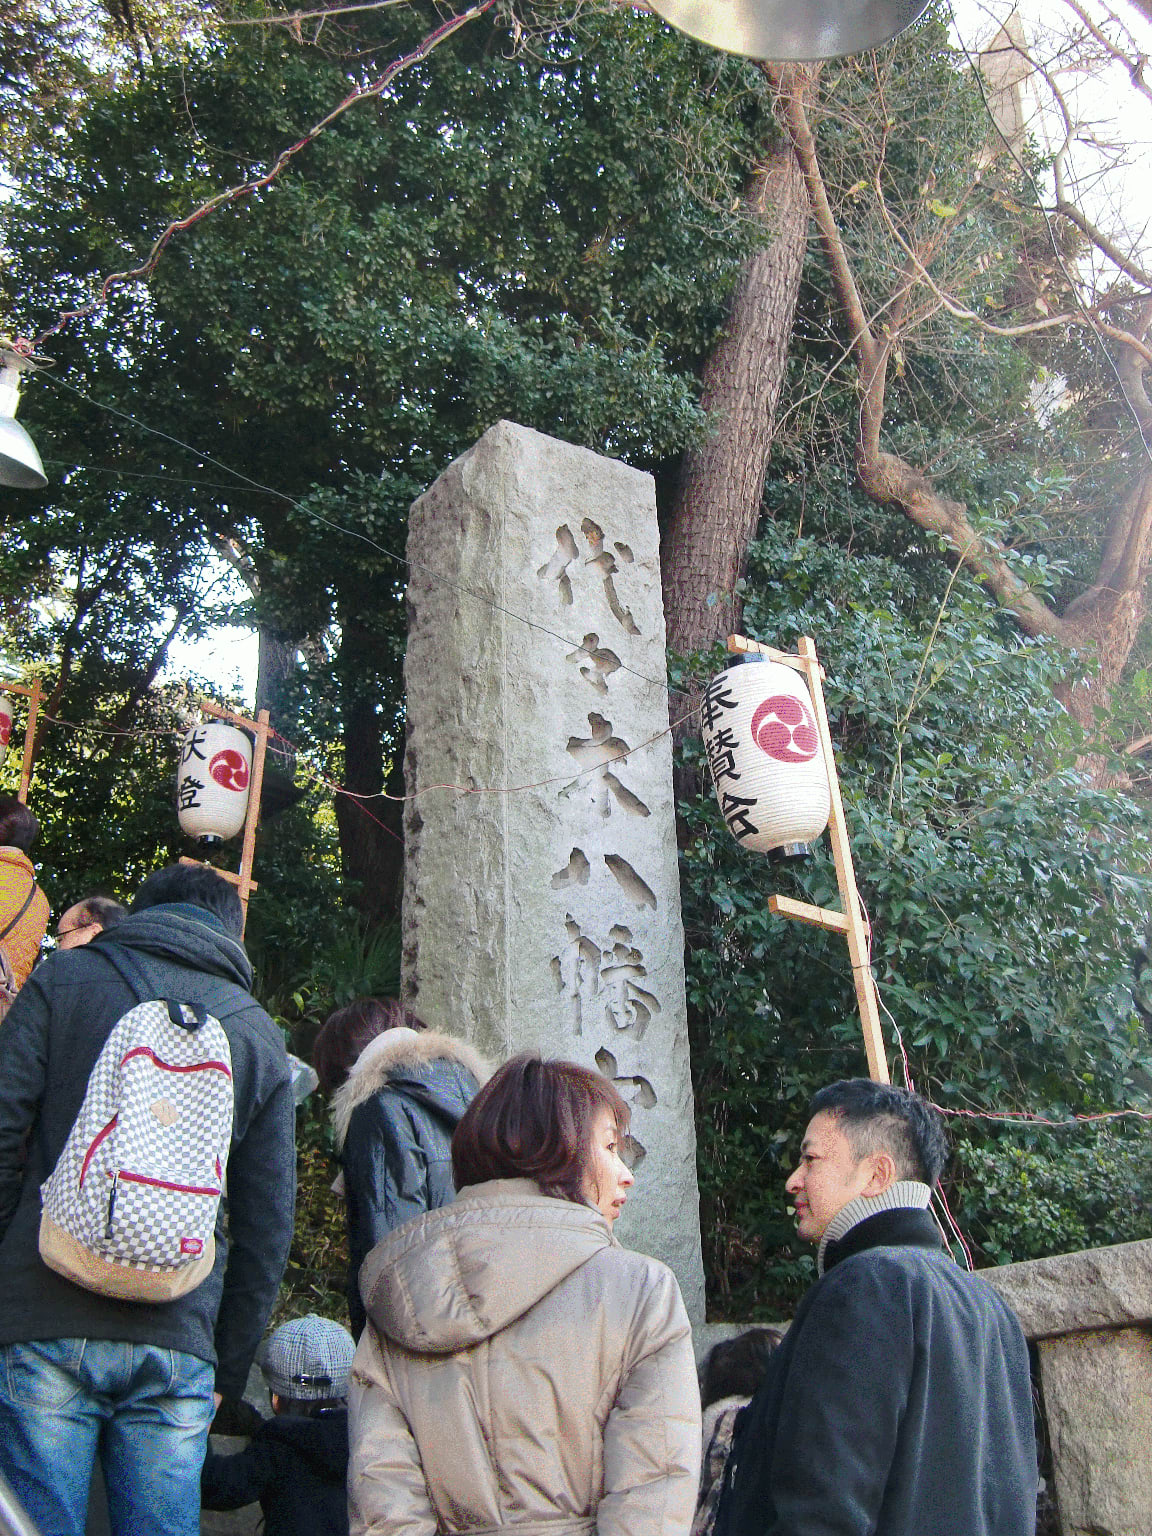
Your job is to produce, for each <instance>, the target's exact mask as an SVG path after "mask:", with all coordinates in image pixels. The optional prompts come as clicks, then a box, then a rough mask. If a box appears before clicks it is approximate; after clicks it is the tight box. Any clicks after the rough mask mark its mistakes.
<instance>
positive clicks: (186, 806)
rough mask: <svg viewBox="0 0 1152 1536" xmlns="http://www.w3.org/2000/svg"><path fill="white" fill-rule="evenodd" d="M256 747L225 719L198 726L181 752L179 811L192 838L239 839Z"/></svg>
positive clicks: (245, 810) (181, 820) (210, 840)
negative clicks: (226, 723)
mask: <svg viewBox="0 0 1152 1536" xmlns="http://www.w3.org/2000/svg"><path fill="white" fill-rule="evenodd" d="M251 777H252V743H251V741H249V739H248V737H247V736H245V734H244V732H243V731H242V730H240V729H239V728H238V727H237V726H234V725H225V724H224V722H223V721H221V720H211V721H209V722H208V724H206V725H194V726H193V727H192V729H191V730H190V731H189V732H188V734H187V735H186V736H185V738H184V742H183V745H182V746H181V748H180V767H179V768H178V769H177V770H176V811H177V814H178V815H179V818H180V827H181V829H182V831H184V832H186V833H187V834H188V836H189V837H196V838H199V839H200V841H201V842H205V843H215V842H219V841H221V840H222V839H223V838H226V837H235V836H236V834H237V832H239V831H241V829H242V828H243V826H244V819H245V817H246V816H247V814H248V783H249V780H250V779H251Z"/></svg>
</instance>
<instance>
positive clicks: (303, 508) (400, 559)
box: [44, 374, 668, 689]
mask: <svg viewBox="0 0 1152 1536" xmlns="http://www.w3.org/2000/svg"><path fill="white" fill-rule="evenodd" d="M44 377H45V378H46V379H47V380H48V381H49V382H50V383H52V384H59V385H61V386H62V387H63V388H64V389H66V390H69V391H70V392H71V393H72V394H74V395H76V396H77V397H78V398H79V399H81V400H84V401H85V402H86V403H87V404H89V405H93V406H95V407H96V408H97V410H101V411H107V412H108V413H109V415H111V416H116V417H118V418H119V419H120V420H121V421H127V422H130V423H131V424H132V425H133V426H134V427H138V428H139V429H140V430H141V431H143V432H150V433H152V435H153V436H155V437H160V438H163V439H164V441H165V442H169V443H172V444H173V445H174V446H175V447H177V448H182V449H184V451H185V452H186V453H190V454H192V455H193V456H194V457H195V458H197V459H200V460H202V461H203V462H204V463H207V464H215V466H216V467H217V469H222V470H223V471H224V472H225V474H229V475H234V476H235V477H236V479H237V480H240V481H242V482H243V483H244V484H245V485H248V486H251V487H252V488H253V489H254V490H257V491H260V492H262V493H263V494H264V495H267V496H275V497H276V498H278V499H279V500H280V501H283V502H286V503H287V505H288V506H290V507H292V508H294V509H295V510H296V511H298V512H301V513H303V515H304V516H305V517H308V518H311V519H312V521H313V522H316V523H320V524H322V525H323V526H324V527H325V528H331V529H332V531H333V532H334V533H342V534H345V535H346V536H347V537H348V538H352V539H359V540H360V542H361V543H363V544H367V545H368V546H369V548H370V549H374V550H375V551H376V552H377V554H381V555H384V556H385V557H386V558H387V559H389V560H394V561H396V563H397V564H398V565H402V566H404V567H406V568H407V569H408V570H409V571H419V572H420V573H421V574H422V575H424V576H426V577H427V578H428V580H429V581H431V582H432V583H433V584H434V585H436V586H439V587H442V588H444V589H445V590H447V591H450V592H455V593H457V594H458V595H459V596H462V597H471V598H473V599H474V600H475V601H476V602H478V603H483V604H484V605H485V606H486V607H488V608H491V609H493V611H494V612H497V613H502V614H504V615H505V617H506V618H510V619H515V620H516V621H517V623H520V624H523V625H525V626H526V627H527V628H528V629H534V630H536V631H538V632H539V633H540V634H543V635H548V636H550V637H551V638H552V639H553V640H559V641H560V642H561V643H562V644H564V645H566V646H568V647H569V649H570V650H573V651H583V650H584V642H583V640H582V639H581V640H573V639H572V638H571V637H570V636H569V635H564V634H561V632H560V631H559V630H556V629H550V628H549V627H548V625H547V624H541V623H539V622H538V621H537V620H535V619H529V618H525V616H524V615H523V614H522V613H517V612H516V611H515V610H514V609H512V608H507V607H505V606H504V605H503V604H502V603H498V602H496V601H495V600H494V599H493V598H490V597H486V596H485V595H484V594H483V593H482V592H477V591H475V590H473V588H471V587H465V586H462V585H461V584H460V583H459V582H455V581H449V579H448V578H447V577H446V576H442V575H440V573H439V572H438V571H436V570H435V569H434V568H433V567H432V566H430V565H426V564H425V563H424V562H423V561H422V560H411V559H409V558H408V556H407V555H398V554H397V553H396V551H395V550H392V549H388V548H386V547H385V546H384V545H383V544H380V543H378V542H377V541H376V540H375V539H373V538H371V537H370V536H369V535H368V534H366V533H361V532H360V530H359V529H358V528H348V527H345V526H344V524H342V523H337V522H335V521H334V520H333V519H332V518H330V517H325V516H324V514H323V513H322V512H317V511H315V510H314V508H312V507H310V506H308V505H307V503H306V502H302V501H298V500H297V499H296V497H295V496H290V495H289V494H288V492H287V491H278V490H277V489H276V488H275V487H274V486H270V485H264V484H263V482H262V481H259V480H254V479H253V478H252V476H251V475H246V474H245V473H244V471H243V470H241V469H236V468H235V467H234V466H233V465H231V464H228V463H226V462H225V461H224V460H223V459H218V458H216V457H214V456H213V455H212V454H210V453H207V452H205V451H204V450H203V449H200V448H197V447H195V446H194V445H193V444H192V443H186V442H185V441H184V440H183V439H182V438H179V437H174V436H173V435H172V433H171V432H165V431H163V430H162V428H160V427H154V426H151V425H150V424H149V423H148V422H146V421H142V420H141V419H140V418H139V417H138V416H133V415H131V414H130V413H129V412H128V411H122V410H120V408H119V407H118V406H115V405H108V404H107V403H106V402H105V401H103V400H97V399H96V398H95V396H94V395H90V394H88V392H87V391H86V390H83V389H81V388H80V387H79V386H78V385H76V384H70V383H69V382H68V380H67V379H64V378H61V377H60V376H59V375H51V374H46V375H44ZM619 670H620V671H622V672H628V673H630V674H631V675H632V676H633V677H638V678H640V680H641V681H642V682H645V683H648V684H650V685H651V686H652V687H653V688H665V689H666V688H667V687H668V678H667V675H666V674H665V677H664V679H663V680H662V681H661V680H658V679H657V678H654V677H649V676H648V674H647V673H646V672H640V671H638V670H637V669H636V668H635V667H631V666H629V665H628V663H627V662H625V661H621V662H620V668H619Z"/></svg>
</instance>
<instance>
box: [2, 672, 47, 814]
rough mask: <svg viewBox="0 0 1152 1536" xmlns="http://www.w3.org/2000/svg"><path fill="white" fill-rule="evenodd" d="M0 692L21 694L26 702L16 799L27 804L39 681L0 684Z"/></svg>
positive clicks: (39, 699) (30, 780)
mask: <svg viewBox="0 0 1152 1536" xmlns="http://www.w3.org/2000/svg"><path fill="white" fill-rule="evenodd" d="M0 692H3V693H21V694H23V695H24V697H25V698H26V699H27V700H28V724H27V725H26V726H25V727H24V761H23V763H22V764H21V765H20V788H19V789H18V790H17V791H16V798H17V800H19V802H20V804H21V805H27V804H28V786H29V785H30V784H31V782H32V757H33V754H34V753H35V751H36V721H37V719H38V718H39V715H40V703H41V700H42V699H43V697H44V696H43V694H42V693H41V692H40V679H39V678H38V677H34V678H33V679H32V682H31V684H29V685H27V686H26V685H25V684H24V683H0Z"/></svg>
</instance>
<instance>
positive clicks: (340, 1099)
mask: <svg viewBox="0 0 1152 1536" xmlns="http://www.w3.org/2000/svg"><path fill="white" fill-rule="evenodd" d="M459 1071H464V1072H466V1073H468V1074H469V1076H471V1077H472V1078H474V1079H475V1082H476V1087H477V1088H480V1087H483V1085H484V1084H485V1083H486V1082H487V1081H488V1079H489V1078H490V1077H491V1076H492V1067H491V1066H490V1065H489V1063H488V1062H486V1061H485V1060H484V1058H483V1056H481V1055H480V1053H479V1051H477V1050H475V1049H474V1048H473V1047H472V1046H471V1045H469V1044H468V1042H467V1041H466V1040H460V1039H458V1038H457V1037H456V1036H455V1035H445V1034H441V1033H440V1032H439V1031H438V1030H434V1029H426V1030H422V1031H419V1032H417V1031H416V1030H414V1029H403V1028H401V1029H386V1030H385V1031H384V1032H383V1034H380V1035H377V1036H376V1038H375V1040H370V1041H369V1042H368V1044H367V1045H366V1046H365V1047H364V1049H363V1050H362V1051H361V1052H360V1055H359V1057H358V1058H357V1060H356V1064H355V1066H354V1067H353V1068H352V1071H351V1072H350V1073H349V1074H348V1079H347V1081H346V1082H344V1083H342V1084H341V1086H340V1087H339V1088H338V1089H337V1090H336V1092H335V1093H334V1094H333V1096H332V1133H333V1135H334V1137H335V1139H336V1148H337V1151H339V1150H340V1149H341V1148H342V1147H343V1146H344V1141H345V1138H346V1137H347V1135H348V1125H349V1122H350V1121H351V1119H352V1114H353V1111H354V1110H355V1109H356V1108H357V1107H358V1106H359V1105H361V1104H363V1103H365V1102H366V1101H367V1100H368V1099H370V1098H372V1097H373V1095H374V1094H377V1093H380V1092H381V1091H382V1090H383V1089H386V1088H387V1089H390V1090H392V1091H393V1092H396V1093H401V1094H407V1095H409V1096H410V1097H412V1098H415V1099H417V1100H420V1101H422V1102H426V1103H432V1104H436V1102H437V1101H438V1100H439V1099H440V1097H441V1089H442V1088H443V1087H447V1086H448V1085H449V1081H450V1080H452V1081H453V1086H454V1080H455V1079H456V1078H457V1074H458V1072H459ZM451 1096H452V1098H453V1100H456V1101H458V1094H457V1093H453V1094H452V1095H451ZM469 1097H471V1095H469ZM461 1112H462V1106H461V1110H460V1111H458V1112H457V1114H456V1118H457V1119H458V1118H459V1113H461Z"/></svg>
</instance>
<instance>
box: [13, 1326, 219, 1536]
mask: <svg viewBox="0 0 1152 1536" xmlns="http://www.w3.org/2000/svg"><path fill="white" fill-rule="evenodd" d="M212 1384H213V1371H212V1367H211V1366H210V1365H207V1364H205V1362H204V1361H203V1360H198V1359H196V1357H195V1356H194V1355H188V1354H184V1353H182V1352H181V1351H180V1350H173V1349H159V1348H157V1347H155V1346H153V1345H151V1344H127V1343H121V1342H118V1341H116V1340H109V1339H49V1340H40V1341H38V1342H35V1343H31V1344H6V1345H3V1346H0V1468H2V1469H3V1471H4V1473H5V1475H6V1476H7V1478H8V1481H9V1482H10V1483H11V1484H12V1487H13V1489H14V1490H15V1492H16V1496H17V1497H18V1498H19V1499H20V1501H21V1503H22V1504H23V1505H24V1508H25V1509H26V1510H27V1511H28V1514H29V1515H30V1516H31V1518H32V1520H33V1521H34V1522H35V1523H36V1525H37V1526H38V1528H39V1530H40V1532H41V1536H84V1522H85V1516H86V1514H87V1509H88V1484H89V1481H90V1480H91V1477H92V1465H93V1462H94V1460H95V1458H96V1456H97V1455H99V1457H100V1462H101V1465H102V1467H103V1469H104V1482H105V1484H106V1486H107V1490H108V1518H109V1522H110V1525H111V1528H112V1532H113V1536H199V1530H200V1469H201V1467H202V1466H203V1465H204V1452H205V1449H206V1448H207V1444H208V1426H209V1424H210V1423H211V1422H212Z"/></svg>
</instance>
